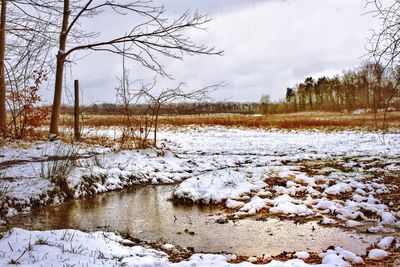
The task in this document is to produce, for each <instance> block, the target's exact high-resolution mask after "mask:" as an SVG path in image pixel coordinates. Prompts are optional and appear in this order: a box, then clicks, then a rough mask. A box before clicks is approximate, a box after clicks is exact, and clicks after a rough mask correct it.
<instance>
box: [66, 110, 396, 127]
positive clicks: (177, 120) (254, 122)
mask: <svg viewBox="0 0 400 267" xmlns="http://www.w3.org/2000/svg"><path fill="white" fill-rule="evenodd" d="M380 116H383V115H379V116H378V119H379V117H380ZM387 121H388V124H389V127H391V128H399V127H400V112H392V113H390V114H389V115H388V117H387ZM61 122H62V124H63V125H64V126H72V123H73V121H72V117H71V116H63V118H62V120H61ZM375 123H376V120H375V116H374V115H373V114H357V115H356V114H345V113H326V112H304V113H290V114H274V115H265V116H248V115H212V116H211V115H190V116H169V117H167V116H162V117H161V118H160V125H162V126H172V127H184V126H188V125H201V126H226V127H251V128H278V129H314V128H316V129H324V130H340V129H365V130H374V129H376V127H375V126H376V124H375ZM84 125H85V126H86V127H112V126H123V125H124V118H123V116H118V115H114V116H113V115H109V116H100V115H93V116H90V117H88V118H86V120H85V122H84Z"/></svg>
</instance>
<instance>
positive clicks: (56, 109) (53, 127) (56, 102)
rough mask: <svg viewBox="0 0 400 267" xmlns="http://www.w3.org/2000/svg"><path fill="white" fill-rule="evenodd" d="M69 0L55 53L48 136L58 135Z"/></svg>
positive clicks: (65, 1) (66, 0) (65, 5)
mask: <svg viewBox="0 0 400 267" xmlns="http://www.w3.org/2000/svg"><path fill="white" fill-rule="evenodd" d="M70 12H71V11H70V9H69V0H64V13H63V23H62V29H61V33H60V43H59V48H58V53H57V66H56V80H55V84H54V99H53V106H52V108H51V120H50V135H52V136H56V135H58V124H59V118H60V109H61V97H62V83H63V78H64V64H65V48H66V44H67V35H68V33H67V29H68V19H69V15H70Z"/></svg>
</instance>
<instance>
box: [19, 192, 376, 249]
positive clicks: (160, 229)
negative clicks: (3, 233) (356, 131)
mask: <svg viewBox="0 0 400 267" xmlns="http://www.w3.org/2000/svg"><path fill="white" fill-rule="evenodd" d="M173 187H174V186H171V185H167V186H165V185H163V186H138V187H135V188H131V189H126V190H122V191H119V192H111V193H106V194H102V195H98V196H95V197H92V198H86V199H81V200H73V201H70V202H67V203H64V204H62V205H60V206H57V207H48V208H42V209H38V210H33V211H32V213H31V214H27V215H21V216H17V217H15V218H13V219H12V224H13V225H14V226H20V227H25V228H30V229H32V228H33V229H41V230H42V229H63V228H75V229H83V230H88V231H96V230H99V229H102V230H103V229H106V230H107V231H119V232H126V231H129V232H130V234H131V235H133V236H134V237H136V238H139V239H142V240H146V241H158V240H162V241H164V242H170V243H173V244H176V245H180V246H183V247H193V248H194V249H195V251H196V252H200V251H204V252H214V253H217V252H228V253H235V254H240V255H247V256H251V255H262V254H263V253H268V254H271V255H276V254H280V253H282V252H283V251H288V252H290V251H303V250H304V251H315V252H320V251H322V250H325V249H327V248H328V247H329V246H332V245H333V246H337V245H338V246H341V247H343V248H344V249H347V250H350V251H353V252H355V253H360V254H363V253H365V250H366V247H368V246H369V244H370V243H371V242H375V241H376V240H377V237H376V236H373V235H368V236H367V235H363V236H361V235H358V234H355V233H352V232H349V231H344V230H342V229H338V228H330V227H320V226H318V225H317V224H316V223H315V222H309V223H305V224H296V223H294V222H293V221H290V220H285V221H282V220H279V219H274V218H271V219H269V220H267V221H255V220H251V219H244V220H240V221H238V222H235V223H233V222H231V221H230V222H228V223H227V224H218V223H216V222H215V221H216V219H218V218H220V217H221V211H220V210H218V209H215V208H210V207H199V206H196V205H193V206H183V205H175V204H173V203H172V202H171V201H168V198H169V197H170V195H171V192H172V190H173Z"/></svg>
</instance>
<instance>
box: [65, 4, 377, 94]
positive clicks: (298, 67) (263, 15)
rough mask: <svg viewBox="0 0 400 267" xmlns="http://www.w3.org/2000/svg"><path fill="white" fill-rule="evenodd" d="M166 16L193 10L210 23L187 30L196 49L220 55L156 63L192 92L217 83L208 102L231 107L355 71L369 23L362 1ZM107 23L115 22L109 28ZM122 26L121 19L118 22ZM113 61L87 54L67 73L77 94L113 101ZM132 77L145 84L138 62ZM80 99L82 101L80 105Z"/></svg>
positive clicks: (214, 8) (177, 9)
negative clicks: (309, 78)
mask: <svg viewBox="0 0 400 267" xmlns="http://www.w3.org/2000/svg"><path fill="white" fill-rule="evenodd" d="M159 2H160V3H161V2H164V3H165V4H166V8H167V10H169V13H168V14H169V16H171V17H174V16H176V15H178V14H180V13H181V12H183V11H185V10H186V9H188V8H190V9H192V10H193V9H196V8H198V9H199V11H200V12H206V13H210V15H211V17H212V18H213V20H212V22H211V23H210V24H209V25H208V30H207V31H191V33H190V35H191V37H192V38H193V39H194V40H195V41H196V42H200V43H205V44H209V45H211V46H216V48H217V49H223V50H224V51H225V53H224V56H222V57H219V56H211V57H210V56H195V57H190V56H185V58H184V61H176V60H169V59H163V60H162V62H163V63H164V64H165V65H166V67H167V71H168V72H169V73H171V74H173V76H174V77H175V81H169V80H162V79H161V80H160V82H159V85H160V86H161V87H162V86H169V85H171V86H172V85H173V84H176V83H177V82H180V81H186V82H188V86H189V87H192V88H196V87H202V86H204V85H208V84H213V83H218V82H220V81H225V82H226V83H227V84H228V85H227V86H226V87H225V88H222V89H221V90H220V91H219V92H218V93H217V94H216V97H218V98H221V99H225V98H228V97H230V98H231V99H232V100H234V101H258V100H259V99H260V97H261V95H262V94H269V95H270V96H271V98H272V99H273V100H278V99H280V98H282V97H283V96H284V93H285V89H286V87H288V86H293V85H294V84H295V83H297V82H300V81H302V80H304V78H305V77H307V76H316V75H332V74H334V73H340V72H341V71H342V70H344V69H348V68H352V67H355V66H357V65H358V64H360V63H361V61H362V56H363V55H364V54H365V53H366V51H365V49H364V47H365V44H366V41H367V37H368V36H369V34H370V32H369V30H370V29H371V28H373V27H374V26H375V25H376V21H375V19H374V18H372V17H371V16H369V15H362V14H363V13H365V12H366V10H365V9H364V5H365V1H364V0H352V1H348V0H324V1H321V0H285V1H282V0H269V1H261V0H252V1H241V0H240V1H239V0H229V1H228V0H219V1H215V0H193V1H179V0H170V1H159ZM105 21H106V22H104V21H103V22H102V23H101V27H103V29H105V30H106V35H107V34H111V33H112V32H114V31H115V29H118V28H119V23H118V22H117V20H116V19H115V18H113V17H108V19H107V20H105ZM112 21H115V22H114V23H112ZM124 23H128V22H127V18H124ZM120 64H121V60H120V59H118V58H117V57H115V56H113V55H106V54H95V53H92V54H91V55H90V56H89V57H87V58H85V59H84V60H81V61H79V62H78V63H77V65H76V66H74V67H73V74H74V75H73V76H74V77H70V79H74V78H75V77H78V76H79V79H80V80H81V84H82V87H83V88H84V95H85V97H87V99H90V101H89V102H92V101H108V102H111V101H114V100H115V92H114V88H115V87H116V83H117V81H116V79H115V77H116V76H117V75H119V73H120V68H121V67H120ZM130 67H131V73H132V75H133V77H132V79H138V78H147V79H150V78H152V77H153V76H154V75H155V74H154V73H151V72H149V71H147V70H145V69H143V67H141V66H139V65H138V64H131V65H130ZM86 101H87V100H86Z"/></svg>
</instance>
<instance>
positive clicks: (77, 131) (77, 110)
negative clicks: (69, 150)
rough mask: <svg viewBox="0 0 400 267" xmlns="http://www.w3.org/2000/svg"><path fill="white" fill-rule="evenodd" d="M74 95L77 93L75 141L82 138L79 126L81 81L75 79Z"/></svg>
mask: <svg viewBox="0 0 400 267" xmlns="http://www.w3.org/2000/svg"><path fill="white" fill-rule="evenodd" d="M74 95H75V104H74V138H75V141H79V139H80V138H81V132H80V129H79V128H80V127H79V115H80V114H79V81H78V80H75V82H74Z"/></svg>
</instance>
